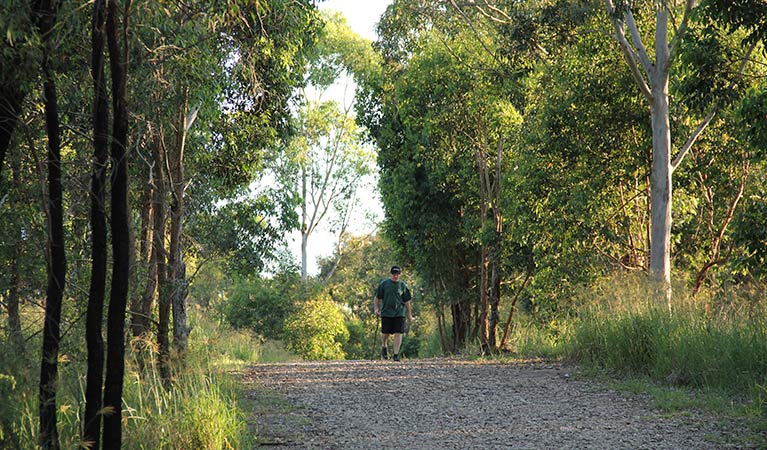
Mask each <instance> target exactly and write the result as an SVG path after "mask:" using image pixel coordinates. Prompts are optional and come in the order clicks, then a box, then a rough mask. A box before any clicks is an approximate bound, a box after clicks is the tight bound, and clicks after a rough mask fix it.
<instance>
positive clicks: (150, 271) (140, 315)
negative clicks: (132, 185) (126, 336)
mask: <svg viewBox="0 0 767 450" xmlns="http://www.w3.org/2000/svg"><path fill="white" fill-rule="evenodd" d="M158 140H159V139H158ZM160 153H161V152H160V144H159V142H154V144H153V146H152V155H153V164H151V167H150V168H149V179H148V180H147V183H146V186H145V191H144V195H145V200H146V204H145V207H144V210H143V211H142V214H141V223H142V238H141V242H142V244H141V247H142V248H141V249H140V250H139V254H142V255H143V254H146V256H145V257H143V256H142V257H141V260H142V261H146V266H147V271H146V277H145V281H144V291H143V293H142V294H141V297H140V298H137V299H136V300H135V302H134V303H133V304H132V305H131V331H132V333H133V337H135V338H138V337H142V336H143V337H146V336H147V335H148V334H149V323H150V318H151V317H152V309H153V308H152V306H153V304H154V295H155V292H156V291H157V254H158V252H159V251H160V250H159V249H158V248H157V245H156V244H155V239H154V236H155V234H156V233H157V232H158V231H157V230H158V229H159V228H158V223H157V220H156V218H157V216H158V214H160V213H159V209H160V208H162V207H163V204H162V199H159V198H158V196H159V195H160V190H159V184H158V183H164V181H165V180H164V179H162V177H163V176H164V173H165V172H164V171H163V170H162V169H163V168H162V166H159V167H158V162H157V159H158V156H159V155H160ZM159 160H160V161H162V156H159ZM162 192H163V195H164V189H163V190H162ZM163 220H164V216H163Z"/></svg>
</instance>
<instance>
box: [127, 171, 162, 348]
mask: <svg viewBox="0 0 767 450" xmlns="http://www.w3.org/2000/svg"><path fill="white" fill-rule="evenodd" d="M153 176H154V173H153V169H152V168H150V169H149V171H148V179H147V181H146V182H145V183H143V185H144V187H143V190H142V193H141V200H140V205H141V206H140V207H141V237H140V238H139V239H138V242H136V245H135V246H132V248H134V247H135V248H136V254H137V256H136V261H137V263H132V264H131V266H132V267H133V273H132V275H133V276H132V278H131V284H132V285H133V286H134V288H133V290H132V291H131V296H130V307H129V308H130V318H131V319H130V320H131V325H130V326H131V334H133V336H134V337H139V336H141V335H143V334H145V333H146V331H148V330H147V326H148V324H149V320H148V318H147V316H148V315H147V314H145V313H144V295H145V294H146V288H147V286H148V285H150V284H152V283H154V281H152V261H151V260H152V214H153V212H154V204H153V203H154V201H153V197H154V183H153V182H152V177H153ZM144 268H146V272H144ZM139 269H140V270H139ZM142 275H143V283H141V282H140V281H141V279H142ZM155 279H156V275H155ZM140 286H144V289H143V290H142V289H141V287H140ZM150 301H151V300H150ZM149 306H150V308H151V303H150V305H149ZM150 311H151V310H150Z"/></svg>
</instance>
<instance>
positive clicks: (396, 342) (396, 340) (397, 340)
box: [394, 333, 402, 355]
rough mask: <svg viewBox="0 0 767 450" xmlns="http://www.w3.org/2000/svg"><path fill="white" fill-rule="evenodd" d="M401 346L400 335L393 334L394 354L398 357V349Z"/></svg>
mask: <svg viewBox="0 0 767 450" xmlns="http://www.w3.org/2000/svg"><path fill="white" fill-rule="evenodd" d="M400 346H402V333H395V334H394V354H395V355H399V348H400Z"/></svg>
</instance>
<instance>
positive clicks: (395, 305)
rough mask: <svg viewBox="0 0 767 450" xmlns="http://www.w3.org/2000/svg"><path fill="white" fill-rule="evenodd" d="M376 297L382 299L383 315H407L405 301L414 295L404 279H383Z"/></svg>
mask: <svg viewBox="0 0 767 450" xmlns="http://www.w3.org/2000/svg"><path fill="white" fill-rule="evenodd" d="M376 297H378V299H379V300H381V317H405V302H409V301H410V299H411V298H412V296H411V295H410V289H408V287H407V284H405V282H404V281H396V282H395V281H392V279H391V278H387V279H385V280H383V281H382V282H381V283H380V284H379V285H378V289H376Z"/></svg>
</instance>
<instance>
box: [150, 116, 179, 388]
mask: <svg viewBox="0 0 767 450" xmlns="http://www.w3.org/2000/svg"><path fill="white" fill-rule="evenodd" d="M159 133H160V134H159V137H158V140H157V143H158V145H157V146H155V147H154V149H153V156H154V166H155V168H156V169H157V175H156V179H155V182H156V186H155V188H156V190H157V191H156V192H155V202H156V203H155V208H156V209H155V212H154V231H153V233H152V255H153V257H154V258H155V261H156V264H157V267H156V270H157V291H158V302H159V316H158V323H157V346H158V347H159V350H160V376H161V377H162V379H163V380H164V381H165V382H168V381H169V380H170V341H169V339H168V330H169V329H170V304H171V301H170V295H171V293H172V288H171V286H170V285H169V283H168V268H167V264H166V262H167V260H168V258H167V254H166V252H165V223H166V220H167V214H166V211H167V208H166V203H165V202H166V195H165V191H166V184H165V183H166V181H165V159H166V151H165V133H164V130H163V128H162V127H160V130H159ZM145 294H146V291H145Z"/></svg>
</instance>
